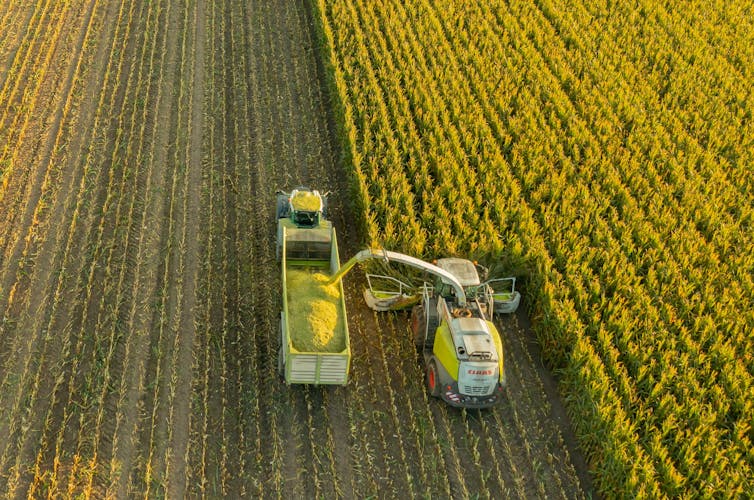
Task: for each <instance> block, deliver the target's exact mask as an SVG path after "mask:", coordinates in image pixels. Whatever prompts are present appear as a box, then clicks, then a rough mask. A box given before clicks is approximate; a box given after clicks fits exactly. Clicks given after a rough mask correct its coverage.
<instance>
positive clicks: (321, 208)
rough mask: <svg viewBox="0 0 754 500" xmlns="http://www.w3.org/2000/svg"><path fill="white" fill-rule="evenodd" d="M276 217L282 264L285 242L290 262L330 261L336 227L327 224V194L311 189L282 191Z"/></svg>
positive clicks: (329, 223)
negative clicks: (291, 260) (301, 260)
mask: <svg viewBox="0 0 754 500" xmlns="http://www.w3.org/2000/svg"><path fill="white" fill-rule="evenodd" d="M275 216H276V218H277V221H278V230H277V249H276V254H277V259H278V261H279V260H280V259H281V257H282V256H281V251H282V248H283V239H284V238H285V240H286V245H287V250H286V251H287V252H288V258H289V259H303V260H318V259H319V260H322V259H325V260H326V259H327V258H329V257H327V256H328V255H329V254H330V242H331V238H332V236H331V234H332V223H331V222H330V221H328V220H327V194H320V192H319V191H317V190H315V189H309V188H307V187H298V188H296V189H294V190H293V191H291V192H290V193H285V192H283V191H278V192H277V208H276V211H275ZM284 229H285V233H284V231H283V230H284ZM284 234H285V236H284Z"/></svg>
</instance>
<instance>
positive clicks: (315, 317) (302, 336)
mask: <svg viewBox="0 0 754 500" xmlns="http://www.w3.org/2000/svg"><path fill="white" fill-rule="evenodd" d="M286 274H287V280H286V281H287V283H286V287H287V289H288V332H289V334H290V336H291V341H292V342H293V347H295V348H296V350H298V351H303V352H341V351H343V350H344V349H345V348H346V332H345V325H344V318H343V317H342V315H341V314H340V310H339V308H340V287H339V286H338V283H333V284H331V285H328V284H327V281H328V280H329V279H330V277H329V276H328V275H327V274H324V273H322V272H311V271H307V270H301V269H291V268H289V269H288V270H287V271H286Z"/></svg>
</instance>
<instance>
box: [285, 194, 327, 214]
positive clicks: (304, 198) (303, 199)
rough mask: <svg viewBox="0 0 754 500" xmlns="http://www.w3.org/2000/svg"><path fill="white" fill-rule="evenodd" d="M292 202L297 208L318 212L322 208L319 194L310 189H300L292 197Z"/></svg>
mask: <svg viewBox="0 0 754 500" xmlns="http://www.w3.org/2000/svg"><path fill="white" fill-rule="evenodd" d="M291 204H292V205H293V208H295V209H296V210H304V211H306V212H316V211H317V210H319V209H320V208H321V204H320V199H319V196H317V195H316V194H314V193H311V192H309V191H298V192H297V193H296V195H295V196H294V197H293V198H292V199H291Z"/></svg>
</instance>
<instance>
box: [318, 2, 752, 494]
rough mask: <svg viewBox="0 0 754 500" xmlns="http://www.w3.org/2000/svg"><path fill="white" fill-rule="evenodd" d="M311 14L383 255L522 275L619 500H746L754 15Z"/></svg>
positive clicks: (442, 9) (374, 10)
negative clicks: (453, 260) (318, 22)
mask: <svg viewBox="0 0 754 500" xmlns="http://www.w3.org/2000/svg"><path fill="white" fill-rule="evenodd" d="M317 5H318V7H319V9H320V11H321V15H322V18H323V24H324V28H323V31H324V33H325V34H326V36H327V37H328V38H329V42H330V48H331V52H330V53H331V54H332V64H333V66H334V83H335V87H336V88H337V93H338V95H339V100H336V101H337V102H339V103H341V104H342V113H341V115H342V116H341V118H342V120H343V124H342V127H343V132H344V133H343V134H342V135H343V136H344V139H343V140H344V143H345V145H346V151H347V152H348V153H349V157H350V158H351V159H352V161H353V167H354V171H355V177H356V179H357V181H358V184H359V185H358V190H359V193H360V195H361V196H362V198H363V199H362V200H359V201H358V203H359V204H360V205H361V206H364V207H366V214H365V220H364V222H365V224H366V227H367V231H368V233H369V234H368V237H369V238H370V239H371V240H372V241H379V242H381V243H382V244H383V245H384V246H385V247H386V248H394V249H402V250H404V251H407V252H409V253H415V254H424V255H426V256H437V255H447V254H451V255H452V254H458V255H473V254H477V255H486V256H488V257H491V259H494V262H496V261H497V260H503V261H506V262H519V263H520V262H524V263H525V265H526V268H527V271H528V273H529V276H528V278H529V280H528V283H527V285H528V286H527V288H528V290H529V293H530V297H531V298H532V299H533V300H531V301H530V302H529V307H530V310H531V312H532V320H533V324H534V325H535V327H536V329H537V331H538V335H539V339H540V341H541V344H542V347H543V351H544V353H545V356H546V357H547V358H548V359H549V361H550V362H551V363H552V364H553V365H556V366H559V367H560V368H562V369H563V373H564V378H563V384H564V387H565V388H566V390H567V391H568V394H567V398H566V399H567V401H568V404H569V412H570V414H571V416H572V417H573V420H574V425H575V427H576V429H577V432H578V434H579V438H580V441H581V445H582V448H583V449H584V450H585V451H586V454H587V457H588V459H589V460H590V462H591V465H592V469H593V470H594V472H595V483H596V485H597V486H598V488H599V489H600V490H601V492H602V493H603V495H604V496H607V497H615V496H618V497H624V496H628V497H631V496H640V497H650V498H654V497H657V496H660V497H662V496H665V497H671V498H673V497H679V496H680V497H698V496H702V497H704V496H711V495H714V494H720V493H722V495H723V496H746V494H747V493H750V492H751V491H752V488H753V487H752V479H751V478H752V477H754V459H752V454H751V446H752V442H753V441H754V432H753V431H752V427H751V422H752V421H754V360H753V359H754V358H752V352H753V351H754V312H753V311H754V299H753V297H754V285H753V284H752V283H753V279H752V270H753V269H754V228H753V227H752V222H753V221H754V182H753V180H754V176H752V173H751V168H752V167H751V166H752V165H754V142H752V140H751V138H752V137H754V120H752V119H751V117H752V116H754V99H751V96H752V95H754V52H753V51H752V47H754V43H753V41H754V22H752V19H753V18H752V15H751V2H750V1H748V0H731V1H729V2H712V3H709V2H699V1H691V2H688V1H685V0H669V1H664V2H658V1H653V0H649V1H646V2H642V6H641V8H637V7H636V5H635V2H628V1H621V0H618V1H614V2H585V1H575V2H574V1H566V0H542V1H537V2H533V1H529V0H523V1H512V2H510V1H502V0H489V1H481V2H474V1H467V2H459V1H457V0H435V1H431V0H415V1H411V2H395V1H393V2H384V1H373V0H332V1H325V0H319V1H318V2H317Z"/></svg>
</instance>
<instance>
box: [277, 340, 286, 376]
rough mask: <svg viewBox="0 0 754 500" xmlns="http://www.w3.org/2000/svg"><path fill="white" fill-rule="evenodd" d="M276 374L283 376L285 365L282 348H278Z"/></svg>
mask: <svg viewBox="0 0 754 500" xmlns="http://www.w3.org/2000/svg"><path fill="white" fill-rule="evenodd" d="M278 375H280V377H281V378H285V365H283V348H282V347H280V349H278Z"/></svg>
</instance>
